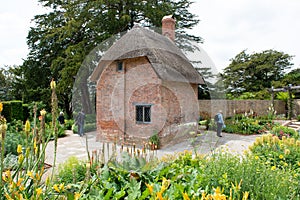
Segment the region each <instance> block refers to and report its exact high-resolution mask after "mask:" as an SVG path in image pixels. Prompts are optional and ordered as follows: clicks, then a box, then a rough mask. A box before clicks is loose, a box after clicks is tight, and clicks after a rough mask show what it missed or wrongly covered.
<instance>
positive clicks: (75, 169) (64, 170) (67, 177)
mask: <svg viewBox="0 0 300 200" xmlns="http://www.w3.org/2000/svg"><path fill="white" fill-rule="evenodd" d="M85 175H86V167H85V163H84V162H82V161H79V160H78V158H77V157H75V156H72V157H70V158H68V160H66V162H64V163H63V164H60V165H59V167H58V173H57V175H56V181H55V182H57V183H66V184H70V183H74V184H75V183H77V182H80V181H83V180H84V179H85Z"/></svg>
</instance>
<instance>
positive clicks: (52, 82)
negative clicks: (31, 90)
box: [50, 79, 56, 89]
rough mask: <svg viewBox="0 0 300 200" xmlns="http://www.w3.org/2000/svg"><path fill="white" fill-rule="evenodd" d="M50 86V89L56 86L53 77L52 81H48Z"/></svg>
mask: <svg viewBox="0 0 300 200" xmlns="http://www.w3.org/2000/svg"><path fill="white" fill-rule="evenodd" d="M50 87H51V89H55V88H56V83H55V81H54V79H52V81H51V83H50Z"/></svg>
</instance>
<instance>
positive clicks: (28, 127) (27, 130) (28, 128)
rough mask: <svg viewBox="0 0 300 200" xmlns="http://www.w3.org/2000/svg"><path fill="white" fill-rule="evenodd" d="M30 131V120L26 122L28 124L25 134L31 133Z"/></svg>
mask: <svg viewBox="0 0 300 200" xmlns="http://www.w3.org/2000/svg"><path fill="white" fill-rule="evenodd" d="M29 131H30V122H29V120H26V122H25V132H27V133H28V132H29Z"/></svg>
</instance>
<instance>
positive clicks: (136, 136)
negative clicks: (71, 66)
mask: <svg viewBox="0 0 300 200" xmlns="http://www.w3.org/2000/svg"><path fill="white" fill-rule="evenodd" d="M162 23H163V25H162V34H158V33H156V32H154V31H151V30H148V29H146V28H142V27H139V26H135V27H134V28H133V29H132V30H130V31H128V32H127V33H126V34H125V35H123V36H122V37H121V38H120V39H119V40H118V41H117V42H115V44H114V45H112V46H111V47H110V48H109V49H108V50H107V51H106V53H105V54H104V55H103V56H102V58H101V60H100V62H99V65H98V66H97V68H95V70H94V72H93V74H92V76H91V80H92V81H96V82H97V87H96V90H97V91H96V113H97V130H98V132H99V133H98V134H99V137H100V138H102V139H108V140H116V139H117V140H118V141H120V140H127V141H136V140H138V141H147V139H148V138H149V137H150V136H151V135H153V134H154V133H158V134H159V136H160V137H161V139H167V140H168V139H170V138H174V137H176V135H178V134H179V133H182V132H187V127H186V126H185V125H187V124H188V127H193V126H195V124H196V122H197V120H198V100H197V97H198V84H203V83H204V82H203V79H202V77H201V76H200V74H199V73H198V72H197V70H195V68H194V67H193V66H192V64H191V63H190V62H189V61H188V59H187V58H186V56H185V55H184V54H183V53H182V52H181V50H180V49H179V48H178V47H177V46H176V45H175V42H174V39H175V19H173V18H172V17H171V16H167V17H164V18H163V20H162Z"/></svg>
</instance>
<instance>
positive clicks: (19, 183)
mask: <svg viewBox="0 0 300 200" xmlns="http://www.w3.org/2000/svg"><path fill="white" fill-rule="evenodd" d="M23 180H24V179H23V178H20V179H19V180H18V182H17V184H16V185H17V186H18V187H20V186H21V184H22V181H23Z"/></svg>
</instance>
